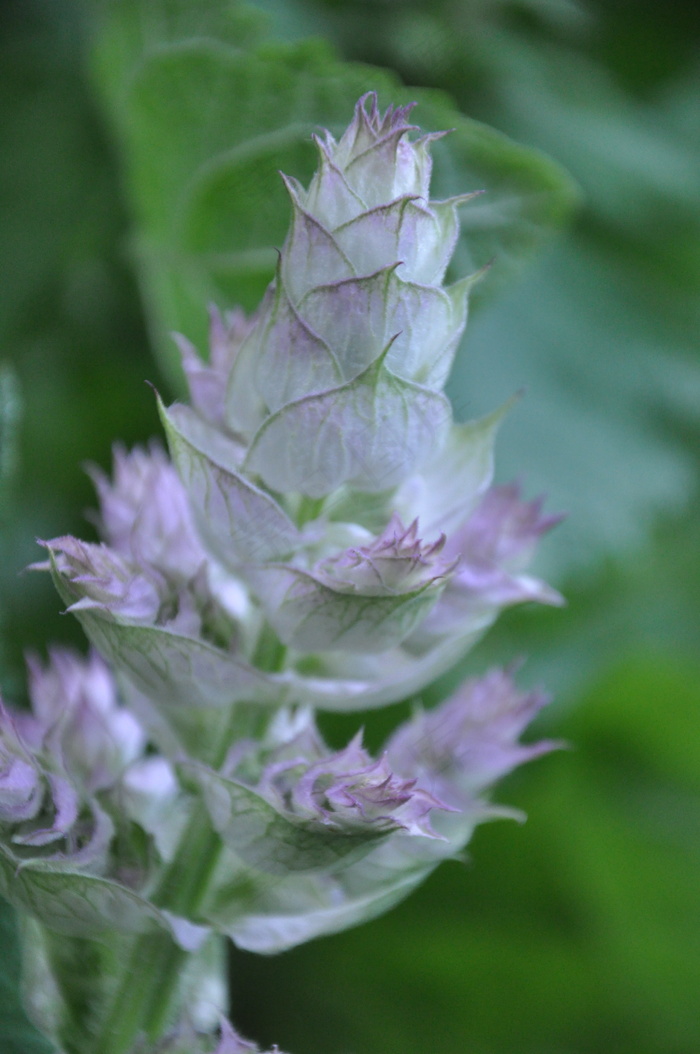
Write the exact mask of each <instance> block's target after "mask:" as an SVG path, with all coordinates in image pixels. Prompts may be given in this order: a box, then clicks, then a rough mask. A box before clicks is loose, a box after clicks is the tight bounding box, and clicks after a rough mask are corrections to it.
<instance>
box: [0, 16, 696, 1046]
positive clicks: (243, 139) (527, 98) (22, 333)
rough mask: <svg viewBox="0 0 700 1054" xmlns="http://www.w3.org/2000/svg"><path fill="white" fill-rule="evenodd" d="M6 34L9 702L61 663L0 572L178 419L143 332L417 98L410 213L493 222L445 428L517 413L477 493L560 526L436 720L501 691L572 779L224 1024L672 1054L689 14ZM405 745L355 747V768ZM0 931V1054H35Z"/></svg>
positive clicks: (684, 597) (57, 626) (485, 229)
mask: <svg viewBox="0 0 700 1054" xmlns="http://www.w3.org/2000/svg"><path fill="white" fill-rule="evenodd" d="M0 34H1V39H0V128H1V129H2V133H1V134H2V146H1V153H2V168H1V171H0V210H1V212H2V222H1V223H0V272H1V273H2V295H1V297H0V597H1V606H0V620H1V623H2V625H1V646H0V675H1V680H2V684H3V692H4V695H5V697H6V698H8V699H13V700H21V699H22V697H23V692H24V688H23V683H24V672H23V657H22V656H23V652H24V651H25V650H26V649H28V648H32V649H38V650H42V649H44V648H45V647H46V644H47V643H48V642H49V641H57V640H60V641H64V642H68V641H70V642H74V643H78V644H79V645H80V646H82V641H81V637H80V633H79V630H78V627H77V625H76V624H75V623H74V622H73V621H72V620H70V619H67V618H63V616H61V615H60V613H59V612H60V604H59V602H58V600H57V598H56V597H55V595H54V594H53V592H52V589H51V587H50V584H49V582H48V579H47V578H46V577H45V576H40V575H32V574H21V571H22V568H23V567H25V566H26V565H27V564H28V563H30V562H31V561H32V560H35V559H37V558H39V557H40V551H39V550H38V549H37V547H36V545H35V539H36V538H37V537H40V538H41V537H43V538H50V537H53V536H55V535H57V534H64V533H68V532H72V533H76V534H79V535H81V536H83V537H86V536H87V537H92V528H91V526H90V525H89V523H86V521H85V519H84V516H83V513H84V510H85V509H88V508H89V507H90V506H91V504H92V502H93V499H92V495H91V488H90V485H89V482H88V481H87V478H86V476H85V474H84V472H83V471H82V467H81V466H83V465H84V464H85V463H86V462H89V461H92V462H97V463H99V464H100V465H102V466H104V467H107V466H108V465H109V461H110V449H111V444H112V442H113V441H114V440H116V439H119V440H122V441H124V442H126V443H133V442H136V441H142V440H145V439H147V438H148V437H150V436H151V435H154V434H158V432H159V429H158V425H157V421H156V413H155V409H154V403H153V397H152V393H151V392H150V390H149V389H148V388H147V386H146V385H145V384H144V380H150V381H152V382H154V383H156V384H157V385H158V387H159V388H160V389H161V390H162V391H163V392H164V393H166V394H167V395H168V396H169V397H171V396H174V395H176V394H177V392H178V385H179V378H178V375H177V370H176V368H175V365H174V356H173V351H172V346H171V343H170V340H169V337H168V333H169V331H170V330H171V329H173V328H180V329H182V330H184V331H185V332H187V333H188V334H189V335H191V336H192V337H194V338H195V339H201V336H202V333H203V329H204V321H205V306H206V303H207V301H209V300H212V299H213V300H215V301H217V302H218V303H219V304H220V305H221V306H230V305H232V304H233V303H235V302H241V303H243V304H244V305H245V306H246V307H248V308H250V307H252V306H253V305H254V303H255V302H256V299H257V297H258V296H259V293H260V291H261V289H262V287H264V284H265V282H266V281H267V280H268V278H269V275H270V271H271V268H272V267H273V266H274V251H273V248H272V247H273V246H275V245H279V244H280V243H281V241H282V238H283V237H284V229H285V224H286V215H287V206H286V203H285V199H284V195H283V193H282V191H281V189H280V187H279V183H278V178H277V176H276V175H275V172H276V169H278V168H282V169H284V170H285V171H287V172H290V173H291V174H294V175H297V176H299V177H300V178H302V179H305V178H307V177H308V175H309V173H310V171H311V167H312V164H313V160H312V153H311V151H310V148H309V144H308V137H309V132H310V131H311V130H313V128H314V127H316V126H317V125H319V124H321V125H328V126H330V127H332V128H334V129H336V130H340V129H341V128H342V126H343V124H344V123H346V122H347V120H348V118H349V115H350V113H351V109H352V105H353V102H354V100H355V98H356V97H357V96H358V95H359V94H360V93H361V92H362V91H364V90H366V89H367V88H370V87H376V88H377V89H378V90H379V93H380V101H381V103H382V105H388V103H389V102H392V101H399V102H404V101H408V100H409V99H411V98H417V99H419V107H418V109H417V111H416V115H415V116H416V119H417V121H419V122H420V123H422V124H423V126H424V127H426V128H429V129H432V128H439V127H454V128H455V129H456V131H455V132H454V134H453V136H452V137H451V138H448V139H447V140H445V141H444V142H443V143H441V144H438V145H439V149H438V150H437V151H436V153H437V157H436V183H437V188H438V190H439V191H440V192H442V193H450V192H453V191H455V190H464V189H475V188H476V187H477V186H484V187H485V188H486V190H487V191H488V193H487V194H486V195H484V198H483V201H484V202H485V204H484V206H483V207H482V208H480V209H479V210H478V211H477V212H476V213H475V214H474V215H473V216H471V214H470V216H471V219H469V218H468V217H467V214H466V213H465V229H464V231H463V236H462V239H461V242H460V246H459V250H458V253H457V257H456V261H455V268H456V273H464V272H465V271H466V270H468V269H470V268H471V267H473V266H479V265H481V264H483V263H485V262H487V261H488V260H490V259H492V258H493V260H494V266H493V268H492V270H491V272H490V274H489V276H488V277H487V279H486V280H485V282H484V283H482V286H481V287H480V289H479V295H478V297H477V300H476V302H475V304H474V312H473V317H472V319H471V321H470V325H469V331H468V335H467V339H466V341H465V344H464V347H463V348H462V351H461V353H460V358H459V360H458V363H457V365H456V368H455V371H454V376H453V379H452V381H451V384H450V393H451V395H452V397H453V400H454V403H455V407H456V411H457V413H458V414H459V415H460V416H462V417H465V416H472V415H476V414H479V413H481V412H483V411H485V410H487V409H489V408H492V407H493V406H494V405H496V404H498V403H500V402H503V401H504V399H505V398H507V397H508V396H509V395H510V394H511V393H512V392H513V391H515V390H517V389H520V388H523V387H525V388H526V398H525V399H524V400H522V401H521V403H520V404H519V406H518V407H517V408H516V409H515V410H514V411H513V412H512V414H511V419H510V420H509V422H508V423H507V424H506V425H505V427H504V429H503V432H502V435H501V439H500V444H499V477H500V478H502V479H508V478H512V477H513V476H518V477H520V478H521V479H522V480H523V482H524V486H525V489H526V491H527V493H528V494H530V495H534V494H537V493H542V492H544V493H546V494H547V496H548V506H547V507H548V508H549V509H550V510H559V509H565V510H567V511H568V513H569V517H568V519H567V521H566V522H565V523H564V524H563V525H562V526H560V527H559V528H558V529H557V531H556V532H555V534H554V535H552V536H551V538H549V539H548V540H547V541H546V542H545V543H544V545H543V547H542V553H541V557H540V558H539V563H538V570H540V571H541V572H542V573H543V574H547V575H549V577H550V579H551V580H552V581H553V582H554V583H555V584H556V585H557V586H558V588H560V589H561V590H562V591H564V592H565V593H566V595H567V598H568V602H569V603H568V608H567V609H566V610H565V611H563V612H561V611H557V612H541V611H534V610H532V611H530V610H527V611H525V610H524V611H519V612H513V613H510V614H508V615H507V616H506V617H504V618H503V619H502V621H501V623H500V624H499V626H498V627H497V628H496V629H495V630H494V631H492V632H491V634H490V635H489V637H488V638H487V639H486V640H485V641H484V642H483V644H482V645H480V646H479V647H478V648H477V649H476V651H475V652H474V653H473V655H471V656H470V657H469V659H468V661H467V662H465V664H464V666H463V669H461V670H460V671H456V672H455V673H454V674H453V675H451V676H450V677H447V678H445V679H444V681H443V682H442V683H441V684H439V685H437V686H435V688H434V689H433V690H431V692H430V693H428V694H427V696H426V698H427V699H428V701H430V698H438V697H439V696H440V695H442V694H444V693H445V691H447V689H448V688H449V686H450V684H451V683H453V682H454V681H455V680H456V679H457V677H458V676H461V675H463V674H464V673H465V672H471V671H474V670H483V669H485V668H486V667H487V666H488V665H489V664H491V663H494V662H504V661H508V660H510V659H511V658H512V657H513V656H525V657H526V659H527V661H526V663H525V665H524V667H523V670H522V673H521V680H522V682H523V683H525V684H527V683H543V684H545V685H546V686H547V687H549V688H550V689H551V690H552V691H553V693H554V697H555V698H554V702H553V703H552V706H551V707H550V708H549V711H548V712H547V714H546V715H545V716H544V718H543V719H542V721H541V722H540V727H539V728H538V729H536V730H534V732H533V734H536V733H541V732H544V733H546V734H553V735H556V736H557V737H559V738H565V739H567V740H568V741H569V742H570V744H571V746H572V749H571V750H568V751H566V752H562V753H560V754H557V755H552V756H550V757H548V758H545V759H543V760H541V761H539V762H537V763H536V764H534V765H532V766H531V767H530V768H529V769H527V770H525V771H523V772H520V773H517V774H516V775H514V776H513V777H511V778H510V779H509V780H508V781H507V783H506V784H504V785H503V786H502V788H500V791H499V795H498V797H499V800H501V801H504V802H508V803H512V804H514V805H516V806H518V807H519V808H522V809H524V810H525V811H527V813H528V814H529V820H528V823H527V824H526V825H525V826H523V827H518V826H515V825H513V824H507V823H499V824H494V825H492V826H488V827H486V828H484V829H483V830H481V831H479V832H478V833H477V836H476V838H475V839H474V843H473V847H472V851H471V852H470V856H469V859H467V860H465V861H462V862H459V863H457V862H456V863H453V864H450V865H444V866H443V867H442V868H441V869H440V870H439V871H438V872H437V873H436V874H435V875H434V876H433V877H432V878H431V880H430V881H429V882H428V883H426V885H425V886H424V887H423V889H422V890H421V891H420V892H419V893H418V894H417V895H414V896H413V898H412V899H411V900H409V901H408V902H406V903H405V904H404V905H402V906H401V907H400V908H398V909H396V910H395V911H394V912H393V913H391V914H390V915H388V916H386V917H385V918H384V919H381V920H379V921H377V922H374V923H371V924H368V925H367V926H365V927H363V928H360V929H357V930H354V931H351V932H349V933H347V934H345V935H342V936H338V937H333V938H327V939H325V940H321V941H317V942H315V943H312V944H310V945H308V946H306V947H303V948H301V949H298V950H296V951H293V952H289V953H287V954H285V955H283V956H280V957H278V958H275V959H263V958H257V957H255V956H252V955H248V954H244V953H239V952H235V951H234V952H232V956H231V967H232V976H233V1001H234V1005H233V1018H234V1020H235V1022H236V1023H237V1025H238V1026H239V1027H240V1028H241V1030H242V1031H243V1032H244V1033H246V1034H248V1035H251V1036H254V1037H255V1039H256V1040H258V1041H259V1042H261V1043H265V1044H268V1045H269V1044H271V1043H273V1042H277V1043H279V1044H280V1046H281V1047H282V1048H283V1049H285V1050H290V1051H291V1052H292V1054H462V1052H468V1054H516V1052H517V1054H600V1052H602V1051H605V1052H608V1051H610V1052H616V1054H627V1052H629V1054H633V1052H634V1054H697V1051H699V1050H700V1009H699V1007H700V896H699V890H700V680H699V678H698V674H699V672H700V652H699V650H698V638H699V636H700V629H699V627H700V614H699V613H698V609H699V607H700V604H699V603H698V601H699V600H700V546H699V545H698V537H699V534H700V532H699V531H698V514H699V512H700V501H699V495H698V469H699V467H700V458H699V456H698V451H699V447H698V438H699V431H700V346H699V342H700V337H699V332H698V330H699V327H698V322H699V321H700V296H699V295H698V294H699V293H700V7H698V5H697V3H696V2H695V0H687V2H684V3H681V2H680V0H668V2H666V3H664V4H659V3H657V2H656V0H587V2H581V3H578V2H573V0H520V2H515V0H415V2H399V0H366V2H364V0H265V2H259V3H257V4H255V5H248V6H244V5H242V4H236V3H225V2H223V0H201V2H195V0H118V2H114V3H107V2H105V3H100V2H99V0H93V2H92V3H89V4H82V5H81V4H80V3H78V2H77V0H5V3H4V4H3V6H2V11H1V13H0ZM378 67H381V70H380V69H378ZM402 85H407V86H409V87H408V88H405V87H403V86H402ZM416 89H419V90H416ZM435 89H438V90H439V92H441V93H447V94H446V95H445V94H436V93H435ZM460 112H461V114H464V115H467V116H468V117H469V118H475V119H476V120H477V121H479V122H485V124H486V125H489V126H491V128H493V129H495V130H496V132H498V133H504V134H505V136H507V137H510V139H505V138H503V136H502V135H498V134H496V133H495V132H490V131H489V130H488V129H485V128H482V127H481V126H480V125H473V124H471V123H469V122H468V121H466V120H465V119H464V118H463V117H461V116H460ZM511 140H512V141H511ZM517 144H520V145H517ZM548 158H549V159H551V160H548ZM567 173H568V175H567ZM480 200H481V199H480ZM398 709H400V708H393V709H392V710H390V711H386V712H382V713H381V714H375V715H370V716H369V717H368V719H367V736H368V739H369V741H370V743H372V744H375V745H376V744H377V743H378V742H380V740H381V738H382V736H383V735H384V733H385V732H386V730H387V729H388V728H389V727H390V726H391V724H392V723H393V722H394V721H395V720H396V718H397V712H398ZM350 728H351V724H350V722H345V721H343V720H340V719H339V720H338V721H336V722H335V723H334V725H333V726H332V727H330V729H329V734H331V735H337V736H338V737H340V736H342V735H347V733H348V731H349V730H350ZM2 925H3V931H2V933H3V940H2V949H3V951H2V966H1V967H0V971H2V981H3V985H4V988H3V992H4V997H3V998H4V1003H3V1007H4V1010H3V1011H2V1013H0V1050H2V1051H3V1052H4V1054H20V1052H21V1054H32V1052H34V1051H43V1050H44V1049H45V1047H44V1045H43V1044H42V1043H41V1042H40V1041H39V1040H38V1039H37V1037H36V1036H35V1035H33V1034H32V1032H31V1030H30V1029H29V1027H28V1025H27V1023H26V1021H25V1020H24V1019H23V1017H22V1014H21V1011H20V1010H19V1008H18V1007H17V1004H16V994H17V962H16V957H15V955H14V951H13V941H12V936H11V931H12V920H11V918H10V917H9V916H3V921H2Z"/></svg>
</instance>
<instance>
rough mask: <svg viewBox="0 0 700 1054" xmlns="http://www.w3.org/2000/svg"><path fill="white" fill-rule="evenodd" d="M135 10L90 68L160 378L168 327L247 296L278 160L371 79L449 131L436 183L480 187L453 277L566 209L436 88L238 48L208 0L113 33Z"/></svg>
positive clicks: (167, 359) (193, 324)
mask: <svg viewBox="0 0 700 1054" xmlns="http://www.w3.org/2000/svg"><path fill="white" fill-rule="evenodd" d="M146 6H147V5H145V4H141V5H138V4H136V5H134V4H130V5H126V14H125V15H124V21H122V22H120V17H121V16H120V12H119V8H118V7H115V8H114V11H113V17H112V19H111V21H110V22H109V23H108V24H106V25H105V26H104V27H103V30H102V32H101V34H100V35H99V36H98V39H97V50H96V56H97V57H96V62H95V68H96V71H97V76H98V81H99V83H100V85H101V88H102V91H103V94H104V96H105V98H106V102H107V108H108V110H109V112H110V113H111V116H112V118H113V120H114V125H115V131H116V133H117V141H118V144H119V146H120V148H121V151H122V157H123V164H124V171H125V177H126V188H127V193H128V196H129V199H130V202H131V208H132V215H133V218H134V223H135V245H136V248H137V255H138V261H139V270H140V276H141V282H142V288H143V291H144V297H145V302H146V307H147V311H148V314H149V318H150V322H151V328H152V332H153V336H154V340H155V344H156V347H157V348H158V349H159V352H160V354H161V356H162V359H163V362H164V363H166V364H167V366H168V369H169V372H170V374H171V376H179V371H178V368H177V366H176V364H175V356H174V354H173V349H172V346H171V345H170V343H169V338H168V336H167V335H168V333H169V332H170V331H171V330H173V329H175V330H178V331H180V332H183V333H184V334H185V335H186V336H187V337H189V338H190V339H192V340H193V342H194V343H195V344H197V345H199V346H200V347H201V346H203V345H204V341H205V334H206V305H207V303H208V302H209V301H215V302H216V303H218V304H219V305H220V306H222V307H226V306H231V305H233V304H236V303H240V304H242V305H243V306H244V307H246V308H248V309H250V308H252V307H253V306H255V305H256V303H257V302H258V300H259V299H260V297H261V295H262V292H263V290H264V288H265V286H266V285H267V283H268V282H269V281H270V279H271V278H272V276H273V273H274V265H275V252H274V248H275V246H280V245H281V244H282V241H283V240H284V236H285V232H286V229H287V226H288V224H289V219H290V210H289V205H288V202H287V198H286V195H285V193H284V191H283V188H282V184H281V181H280V179H279V176H278V170H279V169H280V168H281V169H282V170H283V171H285V172H287V173H289V174H290V175H293V176H295V177H297V178H300V179H301V180H302V181H304V180H308V179H309V178H310V176H311V174H312V172H313V169H314V167H315V152H314V150H313V148H312V146H311V142H310V134H311V132H313V131H316V130H317V129H318V127H319V125H321V126H326V127H329V128H330V129H331V130H332V131H333V132H335V133H336V134H337V133H339V131H341V130H342V128H343V127H344V126H345V125H346V124H347V123H348V121H349V119H350V116H351V114H352V109H353V106H354V103H355V101H356V100H357V98H358V97H359V96H360V95H361V94H363V93H364V92H365V91H367V90H369V89H375V90H377V91H378V92H379V95H380V99H381V102H382V103H383V104H384V105H387V104H388V103H390V102H393V103H397V104H400V103H403V102H408V101H410V100H412V99H414V98H415V99H417V100H418V101H419V103H420V107H419V110H418V112H417V117H418V119H419V121H420V123H421V125H422V126H423V127H424V128H426V129H429V130H439V129H441V128H448V129H449V128H452V129H454V131H453V133H452V134H451V135H450V136H448V137H447V138H446V139H445V140H444V141H442V142H440V143H438V144H436V166H435V186H436V190H437V193H438V194H440V195H445V196H447V195H449V194H452V193H454V192H458V193H461V192H464V191H469V190H475V189H480V188H482V187H486V188H489V191H490V193H489V194H488V195H486V196H484V198H483V205H479V206H476V207H472V209H471V210H468V212H467V211H465V217H466V218H465V221H464V222H465V224H466V226H465V229H464V232H463V237H462V239H461V242H460V250H459V253H458V259H457V268H458V269H459V270H460V271H461V273H465V272H471V271H473V270H475V269H477V268H478V267H480V266H482V265H483V264H485V263H486V262H488V260H490V259H491V257H493V256H494V254H495V253H498V256H499V258H500V259H501V261H502V264H501V266H502V269H503V271H504V273H505V272H506V271H507V270H509V268H510V265H511V263H512V262H514V261H516V260H517V259H520V258H521V257H522V256H523V255H527V254H528V253H529V252H531V251H532V249H533V248H535V247H536V246H538V245H539V244H540V243H541V242H542V240H543V238H544V237H546V236H547V234H548V233H549V232H550V231H551V229H552V228H553V227H555V226H558V225H559V224H560V223H561V222H562V221H563V220H564V218H565V217H566V215H568V213H569V211H570V208H571V205H572V202H573V198H574V192H573V190H572V184H571V182H570V181H569V180H568V179H567V177H565V176H564V174H563V173H562V171H561V170H559V169H558V168H557V167H556V166H554V165H552V164H551V163H550V162H548V161H547V160H545V159H544V157H542V156H541V155H539V154H536V153H534V152H533V151H528V150H526V149H524V148H522V147H519V146H517V145H515V144H514V143H511V142H510V141H509V140H507V139H506V138H505V137H504V136H501V135H499V134H498V133H496V132H494V131H492V130H491V129H488V128H486V127H485V126H483V125H479V124H477V123H475V122H473V121H469V120H468V119H467V118H465V117H463V116H462V115H461V114H459V113H458V112H457V111H456V110H455V109H454V107H453V106H452V104H451V103H450V102H449V100H448V99H447V98H446V97H445V96H442V95H440V94H439V93H435V92H425V91H423V90H421V89H417V90H407V89H406V88H404V87H402V86H400V85H399V83H398V82H397V81H396V80H395V78H393V77H392V76H391V74H388V73H386V72H384V71H381V70H376V69H371V68H369V67H364V66H358V65H351V64H344V63H340V62H338V61H337V59H335V58H334V56H333V55H332V53H331V52H329V50H328V49H327V48H326V47H325V46H322V45H320V44H318V43H313V44H309V43H304V44H302V45H294V46H275V47H271V46H267V47H266V48H264V49H260V50H258V51H256V52H250V51H247V52H244V51H242V50H237V49H236V48H235V47H233V46H231V44H230V40H224V39H222V38H221V37H220V36H217V35H216V31H215V30H213V29H212V27H211V20H210V18H209V15H208V13H207V12H209V7H210V6H211V5H207V4H205V5H202V6H203V8H204V9H205V10H204V11H203V14H202V22H201V26H202V31H201V32H200V33H197V34H196V35H188V32H187V30H183V31H182V32H180V33H178V34H177V41H176V42H170V43H168V42H165V41H163V40H159V41H158V44H157V46H156V42H155V38H148V39H143V37H142V38H141V39H140V40H139V41H138V43H137V45H135V46H131V45H126V44H125V40H126V38H127V37H128V32H127V29H125V24H126V22H127V21H131V20H133V18H134V11H135V10H136V9H139V8H141V7H143V8H144V10H145V9H146ZM149 6H150V5H149ZM153 6H154V7H155V6H158V5H153ZM147 21H148V19H147ZM240 42H241V43H242V44H244V45H245V44H246V43H247V42H248V41H247V40H246V39H245V34H243V35H241V37H240ZM115 68H119V70H120V72H119V74H118V75H117V74H116V73H115V72H114V70H115ZM106 71H111V72H109V74H108V73H107V72H106Z"/></svg>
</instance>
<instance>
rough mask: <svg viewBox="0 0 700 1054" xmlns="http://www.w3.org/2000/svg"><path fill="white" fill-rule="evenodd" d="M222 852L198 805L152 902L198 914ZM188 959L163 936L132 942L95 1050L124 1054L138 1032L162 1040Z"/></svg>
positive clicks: (186, 913)
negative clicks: (129, 953)
mask: <svg viewBox="0 0 700 1054" xmlns="http://www.w3.org/2000/svg"><path fill="white" fill-rule="evenodd" d="M220 849H221V840H220V838H219V836H218V835H217V834H215V832H213V831H212V829H211V821H210V820H209V816H208V814H207V813H206V810H205V809H204V806H203V805H201V804H200V805H198V806H197V807H196V808H195V810H194V813H193V815H192V818H191V819H190V822H189V824H188V826H187V828H186V830H185V833H184V835H183V838H182V842H181V844H180V849H179V851H178V853H177V854H176V855H175V858H174V859H173V861H172V863H171V864H170V866H169V867H168V869H167V870H166V872H165V875H164V876H163V880H162V882H161V884H160V886H159V888H158V890H157V892H156V894H154V896H153V900H154V902H155V903H156V904H158V905H159V906H162V907H167V908H168V910H169V911H172V912H174V913H175V914H178V915H184V916H190V917H191V916H192V915H194V914H196V912H197V909H198V907H199V905H200V904H201V902H202V900H203V898H204V895H205V893H206V891H207V888H208V886H209V882H210V880H211V876H212V873H213V871H214V868H215V867H216V863H217V860H218V856H219V852H220ZM188 954H189V953H188V952H186V951H183V949H182V948H180V947H179V946H178V945H177V944H175V942H174V941H173V939H172V937H170V935H169V934H167V933H165V932H163V933H147V934H143V935H141V936H139V937H137V938H136V939H135V941H134V943H133V946H132V950H131V955H130V957H129V959H128V961H127V962H126V963H125V964H124V968H123V972H122V975H121V978H120V983H119V986H118V988H117V991H116V993H115V996H114V999H113V1001H112V1005H111V1007H110V1008H109V1011H108V1013H107V1014H106V1016H105V1019H104V1021H103V1024H102V1035H101V1037H100V1042H99V1043H98V1044H97V1045H96V1046H95V1050H96V1051H99V1054H127V1052H128V1051H129V1050H131V1048H132V1046H133V1044H134V1042H135V1040H136V1038H137V1036H138V1035H139V1034H140V1033H142V1032H143V1033H145V1035H146V1036H147V1037H148V1038H149V1039H151V1040H157V1039H159V1038H161V1036H162V1034H163V1031H164V1030H165V1028H166V1027H167V1024H168V1021H169V1018H170V1015H171V1011H172V1008H173V1004H174V1002H175V999H176V997H177V988H178V982H179V979H180V977H181V974H182V970H183V967H184V964H185V961H186V959H187V957H188Z"/></svg>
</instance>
